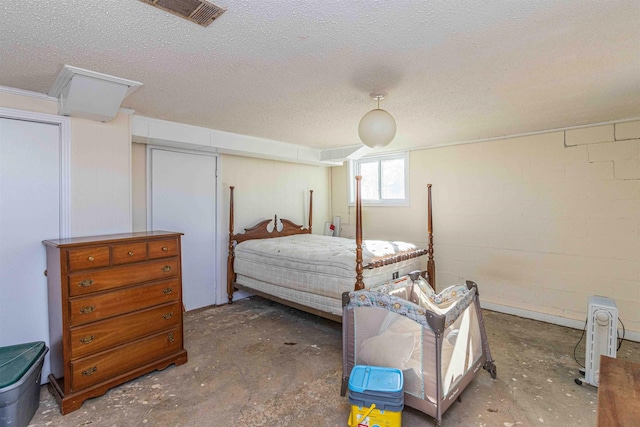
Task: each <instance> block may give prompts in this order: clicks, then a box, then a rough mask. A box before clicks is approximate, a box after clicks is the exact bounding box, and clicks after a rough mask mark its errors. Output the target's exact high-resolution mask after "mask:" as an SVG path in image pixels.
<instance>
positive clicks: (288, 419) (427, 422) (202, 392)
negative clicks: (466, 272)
mask: <svg viewBox="0 0 640 427" xmlns="http://www.w3.org/2000/svg"><path fill="white" fill-rule="evenodd" d="M484 316H485V322H486V328H487V334H488V337H489V345H490V347H491V352H492V356H493V358H494V359H495V361H496V366H497V372H498V378H497V379H496V380H492V379H491V377H490V376H489V374H488V373H487V372H485V371H482V372H479V373H478V375H477V376H476V378H475V379H474V381H473V382H472V383H471V384H470V385H469V387H468V388H467V389H466V390H465V392H464V393H463V394H462V402H456V403H454V404H453V405H452V406H451V408H449V410H448V411H447V412H446V413H445V415H444V420H443V425H444V426H445V427H451V426H478V427H483V426H487V427H489V426H500V427H513V426H523V427H524V426H593V425H595V420H596V408H597V389H596V388H595V387H592V386H589V385H583V386H579V385H576V384H575V382H574V379H575V378H577V377H578V376H579V374H578V365H577V363H576V362H575V361H574V359H573V348H574V346H575V344H576V343H577V342H578V340H579V339H580V334H581V331H577V330H573V329H569V328H564V327H560V326H555V325H549V324H545V323H541V322H537V321H533V320H527V319H521V318H518V317H515V316H510V315H506V314H501V313H496V312H491V311H484ZM184 330H185V347H186V348H187V350H188V352H189V362H188V363H186V364H184V365H182V366H178V367H176V366H170V367H169V368H167V369H165V370H164V371H156V372H153V373H150V374H148V375H144V376H142V377H140V378H138V379H135V380H132V381H130V382H128V383H126V384H123V385H121V386H119V387H116V388H114V389H112V390H110V391H108V392H107V393H106V394H105V395H104V396H101V397H98V398H95V399H90V400H87V401H85V403H84V404H83V406H82V407H81V408H80V409H79V410H77V411H75V412H72V413H70V414H67V415H65V416H62V415H60V412H59V409H58V406H57V404H56V402H55V400H54V398H53V397H52V395H51V394H50V393H49V392H48V390H47V388H46V386H43V387H42V390H41V399H40V407H39V409H38V411H37V412H36V414H35V416H34V417H33V420H32V422H31V424H30V426H34V427H36V426H37V427H41V426H60V427H67V426H69V427H70V426H95V427H102V426H104V427H112V426H163V427H164V426H221V427H227V426H229V427H230V426H269V427H277V426H346V425H347V419H348V417H349V412H350V405H349V402H348V399H347V398H346V397H341V396H340V394H339V391H340V379H341V371H342V350H341V345H342V343H341V325H340V324H338V323H335V322H332V321H328V320H324V319H321V318H318V317H316V316H312V315H308V314H306V313H303V312H300V311H297V310H293V309H290V308H287V307H284V306H282V305H279V304H276V303H271V302H269V301H266V300H263V299H261V298H258V297H253V298H249V299H245V300H242V301H239V302H236V303H234V304H233V305H231V306H229V305H225V306H221V307H215V308H208V309H204V310H200V311H195V312H189V313H186V315H185V327H184ZM577 354H578V358H579V360H581V361H582V359H583V357H584V340H583V342H582V344H581V345H580V346H579V347H578V350H577ZM618 357H619V358H624V359H627V360H631V361H633V362H640V343H635V342H628V341H625V342H624V343H623V345H622V347H621V349H620V351H619V352H618ZM402 424H403V426H405V427H412V426H432V425H434V422H433V419H432V418H431V417H429V416H428V415H425V414H423V413H421V412H418V411H416V410H414V409H412V408H408V407H405V409H404V411H403V413H402Z"/></svg>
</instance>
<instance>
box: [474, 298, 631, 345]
mask: <svg viewBox="0 0 640 427" xmlns="http://www.w3.org/2000/svg"><path fill="white" fill-rule="evenodd" d="M480 307H482V308H484V309H486V310H491V311H497V312H499V313H505V314H512V315H514V316H518V317H524V318H525V319H532V320H539V321H540V322H545V323H552V324H554V325H560V326H565V327H567V328H573V329H578V330H582V329H584V327H585V323H584V321H581V320H575V319H567V318H566V317H560V316H554V315H552V314H546V313H538V312H537V311H531V310H525V309H523V308H517V307H509V306H506V305H501V304H494V303H492V302H484V301H480ZM623 321H624V320H623ZM624 339H625V340H629V341H635V342H640V332H634V331H626V332H625V336H624Z"/></svg>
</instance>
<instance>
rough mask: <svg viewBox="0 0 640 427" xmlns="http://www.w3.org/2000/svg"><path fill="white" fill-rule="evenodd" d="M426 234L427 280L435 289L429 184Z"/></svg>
mask: <svg viewBox="0 0 640 427" xmlns="http://www.w3.org/2000/svg"><path fill="white" fill-rule="evenodd" d="M427 215H428V217H427V234H428V236H429V249H428V250H429V259H428V261H427V276H428V277H427V281H428V282H429V284H430V285H431V287H432V288H433V290H434V291H435V290H436V263H435V261H434V259H433V219H432V214H431V184H427Z"/></svg>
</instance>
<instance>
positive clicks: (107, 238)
mask: <svg viewBox="0 0 640 427" xmlns="http://www.w3.org/2000/svg"><path fill="white" fill-rule="evenodd" d="M183 234H184V233H178V232H174V231H163V230H154V231H138V232H135V233H120V234H105V235H102V236H84V237H68V238H66V239H52V240H43V241H42V243H44V244H45V245H47V246H54V247H66V246H75V245H83V244H87V243H103V244H104V243H115V242H122V241H127V240H135V239H144V238H162V237H174V236H181V235H183Z"/></svg>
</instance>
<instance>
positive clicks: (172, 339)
mask: <svg viewBox="0 0 640 427" xmlns="http://www.w3.org/2000/svg"><path fill="white" fill-rule="evenodd" d="M167 339H168V340H169V342H170V343H174V342H175V341H176V339H175V338H174V337H173V332H169V333H168V334H167Z"/></svg>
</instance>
